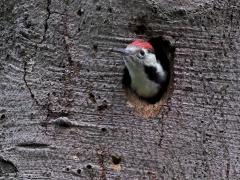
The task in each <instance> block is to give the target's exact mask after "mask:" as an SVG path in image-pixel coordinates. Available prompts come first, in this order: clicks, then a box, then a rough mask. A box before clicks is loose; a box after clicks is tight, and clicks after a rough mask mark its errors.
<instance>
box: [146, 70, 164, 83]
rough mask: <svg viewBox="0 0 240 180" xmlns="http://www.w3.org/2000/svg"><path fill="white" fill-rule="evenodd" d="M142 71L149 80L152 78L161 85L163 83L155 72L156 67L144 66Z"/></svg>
mask: <svg viewBox="0 0 240 180" xmlns="http://www.w3.org/2000/svg"><path fill="white" fill-rule="evenodd" d="M144 71H145V73H146V74H147V76H148V78H149V79H150V80H152V81H154V82H156V83H157V84H160V85H162V84H163V83H164V80H163V79H161V77H160V75H159V73H157V68H155V67H153V66H144Z"/></svg>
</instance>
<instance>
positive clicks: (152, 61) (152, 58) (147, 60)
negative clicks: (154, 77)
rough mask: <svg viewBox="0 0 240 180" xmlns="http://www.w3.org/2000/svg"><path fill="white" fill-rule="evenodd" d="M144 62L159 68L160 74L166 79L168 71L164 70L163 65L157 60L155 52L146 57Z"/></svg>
mask: <svg viewBox="0 0 240 180" xmlns="http://www.w3.org/2000/svg"><path fill="white" fill-rule="evenodd" d="M144 64H145V65H146V66H153V67H156V68H157V72H158V73H159V75H160V76H161V77H162V78H163V79H166V72H165V71H164V70H163V67H162V65H161V64H160V63H159V62H157V60H156V57H155V55H154V54H148V55H147V56H146V57H145V59H144Z"/></svg>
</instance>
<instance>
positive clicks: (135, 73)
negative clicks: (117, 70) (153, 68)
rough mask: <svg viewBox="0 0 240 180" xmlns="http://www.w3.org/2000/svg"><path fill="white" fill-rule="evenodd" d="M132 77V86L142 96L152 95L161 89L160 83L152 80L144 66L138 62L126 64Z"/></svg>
mask: <svg viewBox="0 0 240 180" xmlns="http://www.w3.org/2000/svg"><path fill="white" fill-rule="evenodd" d="M126 66H127V68H128V71H129V74H130V77H131V88H132V89H133V90H135V91H136V93H137V94H138V95H140V96H142V97H152V96H154V95H156V94H157V93H158V91H159V86H160V85H159V84H157V83H155V82H154V81H151V80H150V79H149V78H148V76H147V74H146V73H145V71H144V67H143V66H141V65H138V64H134V66H133V65H132V63H127V64H126Z"/></svg>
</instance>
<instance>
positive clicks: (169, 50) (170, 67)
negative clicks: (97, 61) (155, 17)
mask: <svg viewBox="0 0 240 180" xmlns="http://www.w3.org/2000/svg"><path fill="white" fill-rule="evenodd" d="M148 42H149V43H150V44H151V45H152V46H153V49H154V53H155V55H156V58H157V60H158V61H160V63H161V65H162V67H163V69H164V70H165V71H166V74H167V77H166V81H165V82H163V84H161V85H162V86H161V88H160V91H159V92H158V93H157V95H155V96H153V97H151V98H144V97H139V96H137V95H136V93H134V91H132V90H131V88H129V86H130V84H131V80H130V78H128V77H129V72H128V70H127V68H126V67H125V69H124V72H123V81H122V83H123V87H124V89H125V90H126V94H127V98H128V101H129V102H130V104H131V105H133V107H134V108H135V110H137V112H138V114H141V115H143V116H144V117H154V116H156V115H157V114H158V113H159V111H160V109H161V107H162V106H163V105H164V104H165V103H166V102H167V100H168V99H169V96H170V95H171V93H172V91H173V78H174V77H173V74H174V73H173V71H174V54H175V47H174V46H173V45H171V43H170V41H169V40H167V39H165V38H163V37H162V36H158V37H153V38H150V39H149V40H148Z"/></svg>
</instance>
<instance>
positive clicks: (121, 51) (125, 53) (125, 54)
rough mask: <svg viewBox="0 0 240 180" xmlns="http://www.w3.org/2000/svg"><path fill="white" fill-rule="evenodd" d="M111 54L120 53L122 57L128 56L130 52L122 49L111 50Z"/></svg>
mask: <svg viewBox="0 0 240 180" xmlns="http://www.w3.org/2000/svg"><path fill="white" fill-rule="evenodd" d="M113 52H117V53H121V54H122V55H124V56H128V55H130V52H129V51H128V50H126V49H123V48H118V49H113Z"/></svg>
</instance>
